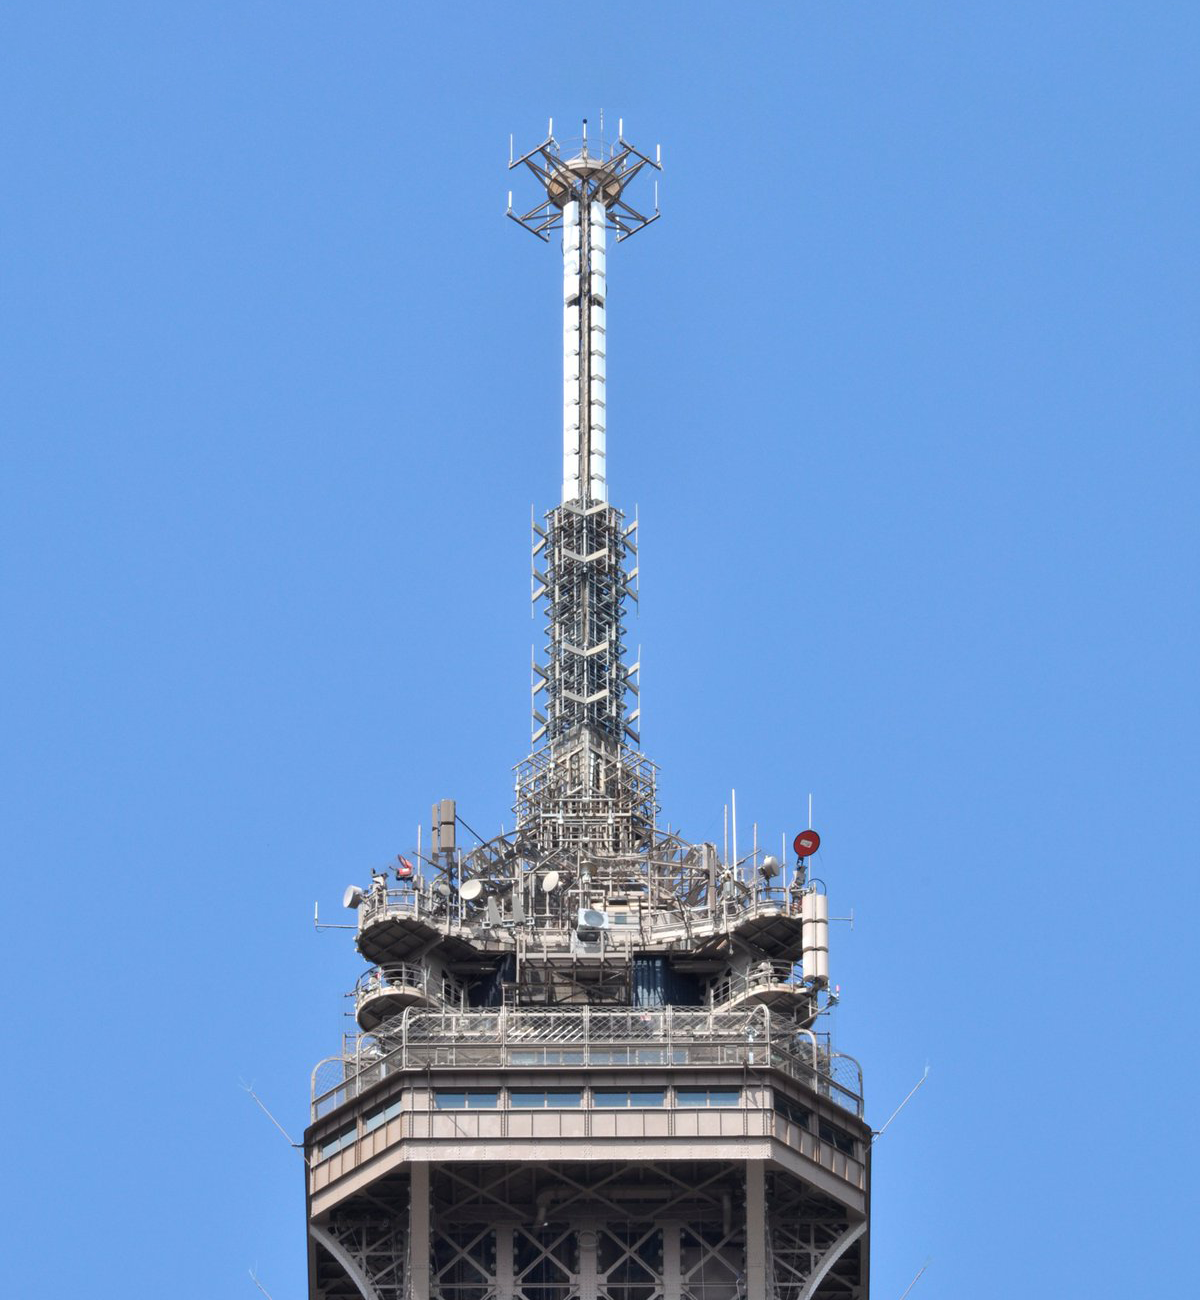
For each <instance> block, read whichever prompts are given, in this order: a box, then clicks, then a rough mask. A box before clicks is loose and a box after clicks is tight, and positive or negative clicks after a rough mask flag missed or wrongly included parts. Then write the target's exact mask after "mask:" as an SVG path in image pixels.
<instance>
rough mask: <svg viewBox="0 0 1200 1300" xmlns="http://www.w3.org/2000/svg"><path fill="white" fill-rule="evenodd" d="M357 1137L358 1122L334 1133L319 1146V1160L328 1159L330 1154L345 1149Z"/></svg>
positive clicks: (332, 1154)
mask: <svg viewBox="0 0 1200 1300" xmlns="http://www.w3.org/2000/svg"><path fill="white" fill-rule="evenodd" d="M357 1137H358V1126H357V1125H356V1124H351V1125H350V1127H349V1128H344V1129H342V1130H340V1131H339V1132H337V1133H334V1134H332V1135H331V1136H329V1137H327V1138H326V1139H325V1141H324V1142H322V1143H321V1145H320V1146H319V1147H318V1148H317V1160H318V1161H320V1160H328V1159H329V1157H330V1156H335V1155H337V1153H338V1152H339V1151H345V1149H346V1148H347V1147H348V1146H350V1145H351V1144H352V1143H353V1142H354V1141H355V1140H356V1139H357Z"/></svg>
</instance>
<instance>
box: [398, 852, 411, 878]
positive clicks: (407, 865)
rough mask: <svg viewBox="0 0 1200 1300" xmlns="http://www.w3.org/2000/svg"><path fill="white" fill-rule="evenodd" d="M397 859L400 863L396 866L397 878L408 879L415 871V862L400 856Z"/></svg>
mask: <svg viewBox="0 0 1200 1300" xmlns="http://www.w3.org/2000/svg"><path fill="white" fill-rule="evenodd" d="M396 861H397V862H398V863H399V864H400V865H399V866H398V867H397V868H396V879H397V880H407V879H408V878H409V876H411V875H412V873H413V864H412V863H411V862H409V860H408V859H407V858H401V857H398V858H397V859H396Z"/></svg>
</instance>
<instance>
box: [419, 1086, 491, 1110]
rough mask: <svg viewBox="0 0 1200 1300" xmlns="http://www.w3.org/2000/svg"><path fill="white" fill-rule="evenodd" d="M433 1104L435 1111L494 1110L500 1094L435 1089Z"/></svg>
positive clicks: (486, 1091) (481, 1091)
mask: <svg viewBox="0 0 1200 1300" xmlns="http://www.w3.org/2000/svg"><path fill="white" fill-rule="evenodd" d="M433 1104H434V1107H435V1108H436V1109H437V1110H495V1109H496V1108H497V1107H498V1106H499V1105H500V1094H499V1093H498V1092H496V1091H494V1090H492V1091H488V1090H486V1089H482V1088H469V1089H467V1090H466V1091H463V1090H461V1089H449V1088H436V1089H434V1093H433Z"/></svg>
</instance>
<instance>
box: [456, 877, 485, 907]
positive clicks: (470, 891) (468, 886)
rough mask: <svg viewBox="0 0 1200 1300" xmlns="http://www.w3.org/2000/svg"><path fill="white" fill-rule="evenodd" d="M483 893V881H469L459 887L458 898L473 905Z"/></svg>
mask: <svg viewBox="0 0 1200 1300" xmlns="http://www.w3.org/2000/svg"><path fill="white" fill-rule="evenodd" d="M482 893H483V881H482V880H467V881H464V882H463V884H462V885H461V886H460V887H459V891H458V896H459V898H464V899H466V901H467V902H468V903H473V902H474V901H475V900H476V899H477V898H478V897H479V896H480V894H482Z"/></svg>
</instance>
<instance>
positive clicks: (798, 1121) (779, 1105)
mask: <svg viewBox="0 0 1200 1300" xmlns="http://www.w3.org/2000/svg"><path fill="white" fill-rule="evenodd" d="M775 1113H776V1115H782V1116H783V1118H784V1119H786V1120H787V1121H788V1122H789V1123H790V1124H795V1125H797V1127H799V1128H808V1126H809V1122H810V1121H811V1120H812V1111H811V1110H808V1109H807V1107H804V1106H801V1105H800V1103H799V1102H796V1101H793V1100H792V1099H791V1098H790V1097H783V1096H781V1095H780V1094H779V1093H776V1094H775Z"/></svg>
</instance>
